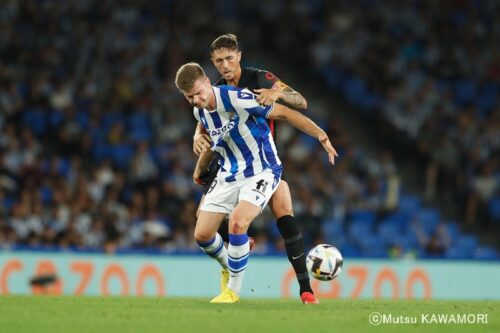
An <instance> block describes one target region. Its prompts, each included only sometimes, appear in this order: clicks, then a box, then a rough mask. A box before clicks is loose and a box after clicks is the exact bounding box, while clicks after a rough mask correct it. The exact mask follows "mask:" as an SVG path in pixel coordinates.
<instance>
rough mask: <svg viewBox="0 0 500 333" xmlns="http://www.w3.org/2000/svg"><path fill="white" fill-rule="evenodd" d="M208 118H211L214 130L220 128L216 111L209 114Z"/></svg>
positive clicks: (220, 122) (220, 121) (220, 123)
mask: <svg viewBox="0 0 500 333" xmlns="http://www.w3.org/2000/svg"><path fill="white" fill-rule="evenodd" d="M208 114H209V115H210V118H212V121H213V122H214V125H215V127H216V128H220V127H222V120H221V119H220V116H219V113H218V112H217V111H215V112H209V113H208Z"/></svg>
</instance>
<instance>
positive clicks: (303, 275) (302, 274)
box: [276, 215, 313, 295]
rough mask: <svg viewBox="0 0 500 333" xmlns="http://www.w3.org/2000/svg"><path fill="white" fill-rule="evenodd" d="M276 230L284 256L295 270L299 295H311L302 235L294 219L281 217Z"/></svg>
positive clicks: (288, 216)
mask: <svg viewBox="0 0 500 333" xmlns="http://www.w3.org/2000/svg"><path fill="white" fill-rule="evenodd" d="M276 225H277V226H278V230H279V232H280V234H281V236H282V237H283V239H284V241H285V248H286V254H287V256H288V260H290V263H291V264H292V266H293V269H294V270H295V275H297V281H298V282H299V286H300V294H301V295H302V293H303V292H306V291H308V292H310V293H313V291H312V289H311V284H310V282H309V273H308V272H307V267H306V254H305V251H304V240H303V239H302V234H301V233H300V232H299V230H298V229H297V225H296V224H295V219H294V217H293V216H291V215H285V216H282V217H280V218H279V219H278V221H276Z"/></svg>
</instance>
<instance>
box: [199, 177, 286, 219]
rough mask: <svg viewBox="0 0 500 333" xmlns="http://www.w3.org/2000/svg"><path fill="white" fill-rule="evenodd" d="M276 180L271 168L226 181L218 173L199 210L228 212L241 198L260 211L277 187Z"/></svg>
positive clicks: (277, 182)
mask: <svg viewBox="0 0 500 333" xmlns="http://www.w3.org/2000/svg"><path fill="white" fill-rule="evenodd" d="M280 181H281V179H278V181H276V180H275V175H274V174H273V173H272V171H271V170H265V171H263V172H261V173H259V174H257V175H255V176H252V177H250V178H246V179H243V180H237V181H234V182H230V183H228V182H227V181H225V180H224V177H221V176H220V173H219V174H218V175H217V177H216V178H215V179H214V181H213V182H212V185H211V186H210V189H209V190H208V192H207V194H206V195H205V200H204V201H203V205H201V207H200V210H203V211H206V212H213V213H225V214H230V213H231V212H232V211H233V209H234V207H236V205H237V204H238V202H240V201H241V200H245V201H248V202H250V203H251V204H253V205H255V206H257V207H260V210H261V211H262V210H263V209H264V207H266V205H267V203H268V202H269V200H270V199H271V197H272V196H273V193H274V192H275V191H276V189H277V188H278V184H279V183H280Z"/></svg>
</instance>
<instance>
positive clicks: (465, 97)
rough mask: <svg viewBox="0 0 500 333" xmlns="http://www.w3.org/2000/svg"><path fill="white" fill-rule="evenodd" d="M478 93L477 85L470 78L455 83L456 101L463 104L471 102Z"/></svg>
mask: <svg viewBox="0 0 500 333" xmlns="http://www.w3.org/2000/svg"><path fill="white" fill-rule="evenodd" d="M476 95H477V85H476V84H475V83H474V82H473V81H472V80H468V79H462V80H459V81H457V82H456V83H455V87H454V99H455V103H457V104H458V105H460V106H462V105H465V104H466V103H470V102H472V101H473V100H474V98H475V97H476Z"/></svg>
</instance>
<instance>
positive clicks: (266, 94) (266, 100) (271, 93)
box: [254, 88, 281, 105]
mask: <svg viewBox="0 0 500 333" xmlns="http://www.w3.org/2000/svg"><path fill="white" fill-rule="evenodd" d="M254 92H255V93H257V97H256V101H257V103H259V104H260V105H271V104H273V103H274V102H276V101H277V100H278V99H279V98H280V97H281V91H279V90H276V89H264V88H263V89H254Z"/></svg>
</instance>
